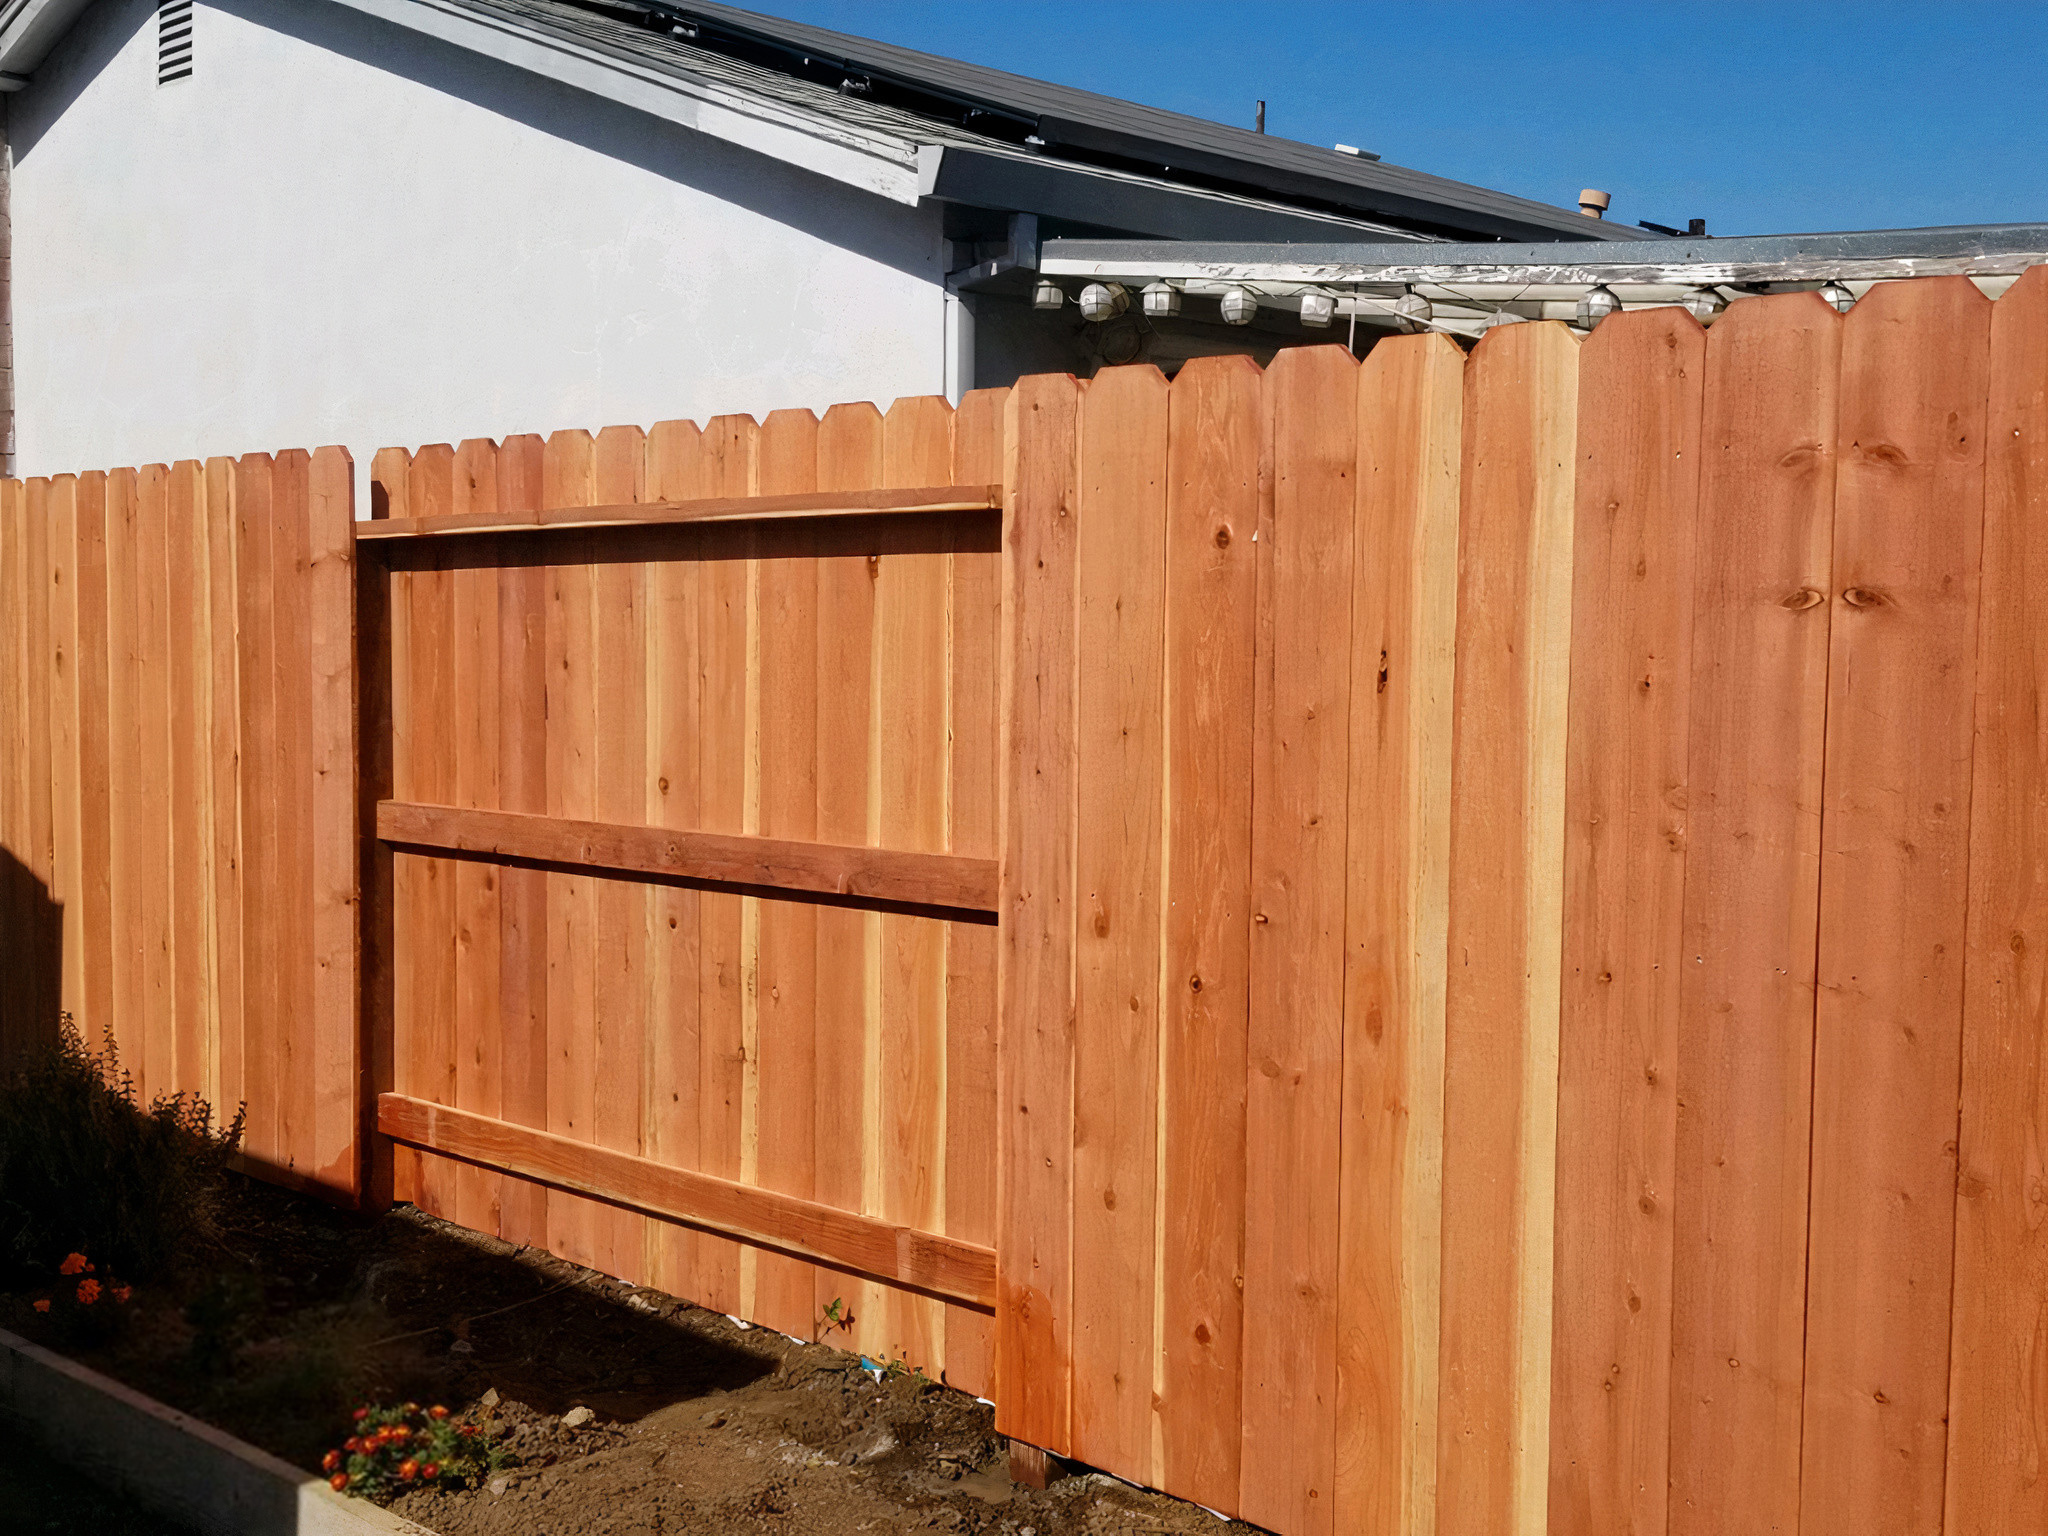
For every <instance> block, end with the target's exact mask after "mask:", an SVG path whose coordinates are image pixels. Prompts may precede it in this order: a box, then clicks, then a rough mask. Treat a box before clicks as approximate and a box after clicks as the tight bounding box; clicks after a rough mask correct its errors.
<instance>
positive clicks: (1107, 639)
mask: <svg viewBox="0 0 2048 1536" xmlns="http://www.w3.org/2000/svg"><path fill="white" fill-rule="evenodd" d="M1077 445H1078V455H1079V467H1078V469H1077V471H1076V475H1077V480H1078V488H1079V498H1078V501H1077V504H1076V512H1075V517H1076V520H1077V527H1078V540H1079V542H1078V546H1077V565H1078V589H1079V598H1078V604H1079V607H1078V618H1077V622H1078V626H1079V636H1078V640H1077V645H1078V648H1079V653H1080V656H1081V670H1080V676H1079V681H1078V685H1077V687H1078V702H1077V705H1076V719H1077V726H1076V738H1075V752H1076V755H1077V758H1078V761H1077V763H1076V766H1075V773H1076V776H1077V779H1078V794H1077V798H1076V810H1075V818H1076V823H1077V831H1076V835H1075V845H1076V849H1077V865H1076V891H1077V893H1078V895H1079V902H1078V905H1077V908H1076V915H1077V917H1078V920H1079V933H1078V937H1077V939H1076V941H1075V970H1076V984H1075V990H1076V1004H1075V1006H1076V1014H1077V1018H1076V1023H1075V1031H1074V1154H1073V1155H1074V1162H1073V1179H1074V1206H1073V1307H1074V1333H1073V1359H1074V1367H1073V1382H1074V1385H1073V1394H1074V1404H1073V1440H1072V1446H1073V1453H1074V1454H1075V1455H1076V1456H1078V1457H1080V1458H1081V1459H1082V1460H1084V1461H1086V1462H1088V1463H1089V1464H1090V1465H1092V1466H1099V1467H1102V1468H1104V1469H1106V1470H1108V1471H1110V1472H1113V1473H1115V1474H1116V1475H1117V1476H1120V1477H1125V1478H1129V1479H1130V1480H1132V1481H1134V1482H1140V1483H1149V1482H1152V1481H1153V1480H1154V1477H1155V1473H1154V1470H1153V1464H1152V1451H1153V1422H1152V1412H1153V1408H1152V1405H1153V1367H1154V1361H1155V1357H1156V1342H1155V1338H1154V1330H1155V1321H1156V1319H1155V1316H1154V1312H1155V1301H1156V1298H1155V1295H1154V1291H1155V1283H1156V1278H1157V1276H1156V1273H1155V1271H1154V1268H1153V1265H1154V1263H1155V1254H1154V1251H1153V1250H1154V1244H1155V1240H1156V1237H1157V1200H1158V1188H1157V1183H1158V1162H1159V1006H1160V999H1159V968H1160V958H1161V957H1160V929H1161V921H1162V917H1163V909H1162V907H1161V879H1160V862H1161V847H1160V845H1161V841H1162V837H1163V829H1162V821H1163V816H1164V810H1163V802H1164V793H1165V786H1164V782H1163V781H1164V768H1165V757H1164V731H1163V722H1162V714H1163V705H1164V700H1163V697H1162V688H1163V675H1162V674H1163V669H1164V660H1165V627H1166V613H1165V610H1166V500H1167V491H1166V485H1167V384H1166V379H1165V376H1164V375H1162V374H1161V373H1160V372H1159V370H1158V369H1156V368H1152V367H1149V366H1145V367H1135V368H1112V369H1105V370H1104V371H1103V372H1101V373H1099V374H1097V375H1096V377H1095V379H1094V380H1093V382H1092V383H1091V384H1090V385H1089V389H1088V393H1087V394H1086V395H1085V396H1084V397H1083V398H1082V401H1081V416H1080V423H1079V431H1078V439H1077Z"/></svg>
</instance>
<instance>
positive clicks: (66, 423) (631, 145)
mask: <svg viewBox="0 0 2048 1536" xmlns="http://www.w3.org/2000/svg"><path fill="white" fill-rule="evenodd" d="M155 34H156V28H155V13H154V9H153V6H152V5H151V4H150V3H149V0H100V3H99V4H98V5H96V6H95V7H94V8H93V9H92V11H91V12H90V13H88V15H87V17H86V19H85V20H84V21H83V22H82V23H81V24H80V25H79V26H78V27H77V28H76V29H75V30H74V31H73V33H72V34H71V36H70V37H68V38H67V39H66V40H65V42H64V43H63V44H62V45H61V46H60V48H59V50H58V51H57V52H56V53H55V54H53V55H52V56H51V57H50V59H49V60H47V61H46V62H45V63H44V64H43V65H42V67H41V68H40V69H39V70H38V71H37V73H36V79H35V83H34V84H33V85H31V86H30V87H29V88H28V89H27V90H25V91H22V92H20V93H19V94H17V95H15V96H14V97H13V98H12V100H11V102H10V104H9V106H10V112H9V137H10V140H11V143H12V149H13V155H14V187H13V215H14V321H15V365H16V375H15V376H16V380H17V390H18V401H17V407H18V443H19V456H18V466H19V472H20V473H22V474H24V475H36V474H49V473H56V472H59V471H63V470H72V469H85V468H97V467H106V466H112V465H117V464H137V463H146V462H150V461H153V460H166V461H168V460H173V459H177V458H190V457H198V456H205V455H209V454H223V453H241V452H245V451H248V450H252V449H274V448H282V447H311V446H315V445H318V444H323V443H336V442H338V443H342V444H345V445H346V446H347V447H348V448H349V449H350V450H351V451H352V452H354V453H355V455H356V458H357V463H358V465H359V468H365V469H366V468H367V464H368V460H369V457H370V454H371V453H372V452H373V451H374V450H375V449H377V448H379V447H382V446H385V445H387V444H393V443H396V444H404V445H406V446H416V445H417V444H419V443H421V442H437V441H443V440H447V441H454V440H457V439H460V438H463V437H476V436H490V437H500V436H503V435H504V434H506V433H510V432H521V431H549V430H552V429H555V428H558V427H568V426H586V427H591V428H596V427H599V426H603V425H606V424H609V423H614V422H638V423H642V424H645V423H648V422H652V421H656V420H659V419H662V418H666V417H675V416H689V417H695V418H697V419H700V420H701V419H703V418H704V417H705V416H708V415H714V414H717V413H719V412H723V411H745V412H752V413H755V414H763V413H765V412H767V411H769V410H773V409H775V408H777V407H781V406H811V407H814V408H823V407H824V406H826V405H829V404H832V403H833V402H835V401H840V400H862V399H872V400H875V401H877V402H878V403H880V404H882V405H883V406H885V407H886V405H887V404H888V402H889V401H890V400H892V399H894V398H895V397H896V396H898V395H908V394H927V393H938V392H941V391H942V390H943V389H944V387H945V373H946V346H947V335H946V327H945V322H944V310H945V301H944V291H943V271H944V256H945V248H944V244H943V242H942V240H941V237H940V224H939V214H938V210H937V209H935V208H932V207H928V206H927V207H922V208H917V207H909V206H905V205H902V204H898V203H892V202H888V201H886V200H884V199H882V198H880V197H877V196H874V195H872V194H870V193H866V192H862V191H859V190H856V189H854V188H851V187H847V186H844V185H841V184H839V183H836V182H832V181H828V180H825V179H824V178H822V177H818V176H815V175H813V174H811V173H809V172H806V171H804V170H802V169H799V168H797V167H795V166H792V165H789V164H786V163H784V162H782V161H778V160H772V159H769V158H766V157H764V156H761V155H759V154H756V153H753V152H751V151H748V150H744V149H740V148H737V147H734V146H732V145H728V144H726V143H723V142H721V141H719V140H717V139H713V138H709V137H706V136H704V135H701V134H697V133H694V132H692V131H690V130H688V129H684V128H680V127H677V126H675V125H673V124H669V123H665V122H662V121H659V120H657V119H654V118H651V117H648V116H646V115H644V114H641V113H637V112H633V111H631V110H629V109H627V108H623V107H619V106H617V105H615V104H612V103H609V102H607V101H604V100H602V99H601V98H598V97H595V96H591V95H588V94H585V93H583V92H579V91H575V90H572V89H570V88H568V87H565V86H560V85H556V84H554V83H552V82H548V81H545V80H541V79H539V78H537V77H535V76H532V75H529V74H526V73H523V72H520V71H517V70H514V69H511V68H509V67H507V66H505V65H502V64H498V63H495V62H493V61H490V60H486V59H482V58H479V57H477V56H475V55H473V54H469V53H466V52H463V51H461V50H458V49H455V48H453V47H450V46H448V45H445V44H441V43H437V42H433V41H431V40H429V39H426V38H422V37H420V36H418V35H417V34H414V33H410V32H406V31H402V30H400V29H397V28H394V27H391V26H389V25H387V24H385V23H382V22H379V21H376V20H374V19H371V18H369V17H365V16H363V15H361V14H359V13H357V12H354V11H352V10H349V9H348V8H346V7H342V6H334V5H328V4H323V3H319V0H216V3H213V4H201V5H200V6H198V7H197V25H196V28H195V37H196V45H197V46H196V65H197V68H196V73H195V74H194V76H193V78H191V79H190V80H186V81H182V82H178V83H176V84H173V85H169V86H165V87H161V88H160V87H158V85H157V84H156V76H155V51H156V35H155Z"/></svg>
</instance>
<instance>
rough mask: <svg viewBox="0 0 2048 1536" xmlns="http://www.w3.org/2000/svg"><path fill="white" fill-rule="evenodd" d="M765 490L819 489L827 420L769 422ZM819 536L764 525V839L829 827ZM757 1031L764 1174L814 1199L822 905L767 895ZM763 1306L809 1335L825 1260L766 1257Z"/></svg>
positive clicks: (758, 1170) (762, 1315)
mask: <svg viewBox="0 0 2048 1536" xmlns="http://www.w3.org/2000/svg"><path fill="white" fill-rule="evenodd" d="M760 464H761V468H760V480H759V483H760V487H761V494H762V495H764V496H766V495H779V494H786V493H795V492H800V491H810V490H815V489H816V488H817V484H818V419H817V417H815V416H813V415H812V414H811V413H810V412H809V411H776V412H773V413H772V414H770V416H769V417H768V419H767V420H766V421H764V422H763V423H762V424H761V446H760ZM817 548H818V545H817V535H816V532H815V530H814V528H813V527H811V526H809V525H805V524H802V523H793V524H789V525H786V526H785V527H783V528H781V529H775V530H767V531H764V533H763V536H762V540H761V543H760V546H759V549H760V555H761V566H760V592H759V598H758V604H759V640H758V652H759V659H758V662H757V664H756V669H755V671H756V688H757V690H758V699H757V703H756V705H755V714H756V717H757V718H758V720H759V722H760V726H759V729H760V752H759V756H758V758H757V768H756V772H757V773H758V775H759V787H758V789H757V792H756V793H757V799H758V804H759V812H758V817H759V829H760V832H761V835H763V836H764V837H787V838H796V839H800V840H805V841H808V840H810V839H812V838H814V837H815V836H816V835H817V826H818V747H819V743H818V668H817V653H818V643H819V639H820V635H819V629H818V559H817ZM757 905H758V913H757V918H756V921H757V923H758V925H759V926H758V937H757V941H756V942H757V946H758V958H757V962H756V963H757V966H758V975H757V979H756V989H757V990H756V994H755V1009H756V1024H755V1038H756V1041H757V1049H758V1051H759V1053H760V1054H759V1062H760V1065H759V1073H758V1078H757V1085H756V1086H757V1091H756V1096H755V1101H754V1104H753V1111H752V1115H751V1117H750V1118H751V1121H752V1124H751V1138H752V1140H753V1141H754V1144H755V1147H756V1151H755V1155H754V1181H755V1182H756V1183H758V1184H760V1185H762V1186H763V1187H765V1188H768V1189H776V1190H780V1191H782V1192H783V1193H784V1194H790V1195H801V1196H803V1197H804V1198H805V1199H810V1198H812V1197H813V1194H814V1190H815V1182H814V1181H815V1168H816V1162H815V1158H816V1151H815V1136H816V1125H817V1104H816V1095H815V1092H814V1089H813V1085H814V1084H815V1082H816V1080H817V1038H816V1022H817V961H818V922H817V913H818V909H817V908H816V907H814V906H811V905H808V904H806V903H803V902H790V901H764V902H760V903H758V904H757ZM755 1265H756V1271H755V1281H754V1313H753V1315H754V1316H755V1317H756V1318H757V1319H758V1320H759V1321H761V1322H762V1323H764V1324H766V1325H767V1326H768V1327H770V1328H774V1329H778V1330H779V1331H781V1332H783V1333H787V1334H791V1335H794V1336H795V1337H797V1338H808V1337H809V1336H810V1335H811V1333H812V1331H813V1327H814V1325H815V1323H816V1321H817V1303H816V1293H817V1288H818V1285H819V1275H818V1271H817V1269H816V1267H815V1266H813V1265H810V1264H805V1263H802V1262H800V1261H799V1260H796V1259H791V1258H787V1257H784V1256H782V1255H780V1254H772V1253H762V1254H759V1255H757V1257H756V1259H755Z"/></svg>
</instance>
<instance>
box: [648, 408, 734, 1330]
mask: <svg viewBox="0 0 2048 1536" xmlns="http://www.w3.org/2000/svg"><path fill="white" fill-rule="evenodd" d="M700 448H701V443H700V434H699V433H698V430H697V427H696V424H695V423H693V422H688V421H663V422H657V423H656V424H655V425H654V427H653V428H652V429H651V430H649V432H648V434H647V494H648V495H649V496H650V497H652V498H654V499H656V500H664V501H665V500H677V499H681V498H683V497H687V496H693V495H696V494H698V485H699V474H698V466H699V455H700ZM702 577H703V569H702V566H701V565H700V564H699V563H698V562H696V561H693V560H674V561H664V562H663V563H661V564H659V565H657V566H655V567H654V569H653V572H652V574H651V575H650V577H649V593H648V605H649V606H648V616H647V637H648V657H647V770H646V774H647V782H646V789H645V793H646V801H647V813H646V814H647V821H648V822H649V824H650V825H653V826H658V827H683V828H691V827H697V826H700V825H701V824H702V810H701V797H700V792H699V787H698V786H699V777H698V776H699V773H700V771H701V765H700V763H699V760H698V743H697V732H698V718H699V697H700V694H701V692H702V688H703V669H702V667H701V666H700V665H699V663H698V659H697V658H698V653H699V645H700V643H701V633H702V627H703V626H702V620H701V618H700V615H699V612H698V608H699V604H700V602H701V593H702ZM701 901H702V898H701V897H700V896H699V894H698V893H697V892H696V891H693V890H684V889H681V888H678V887H676V886H661V887H658V888H656V889H655V891H654V892H653V895H652V902H651V910H652V916H651V919H650V921H651V924H652V926H651V929H650V934H651V937H650V941H649V944H648V952H647V983H648V1006H647V1058H646V1060H647V1066H646V1075H647V1081H646V1087H645V1091H646V1095H647V1099H646V1102H647V1122H646V1126H647V1155H648V1156H649V1157H651V1158H654V1159H656V1160H657V1161H660V1162H664V1163H669V1164H672V1165H674V1166H677V1167H681V1168H691V1169H700V1168H701V1167H702V1166H703V1165H702V1161H701V1157H700V1153H699V1146H700V1142H699V1135H700V1132H699V1124H700V1121H701V1118H702V1117H701V1114H700V1111H699V1103H700V1094H701V1092H702V1083H703V1081H704V1079H703V1058H702V1039H701V1034H700V1029H699V1017H700V1008H701V999H700V996H699V991H698V983H697V977H698V965H699V953H700V946H699V928H700V923H699V911H700V903H701ZM717 1241H718V1240H717V1239H715V1238H711V1237H707V1236H704V1235H702V1234H700V1233H697V1232H693V1231H691V1230H690V1229H689V1228H687V1227H678V1226H673V1225H669V1224H666V1223H664V1224H662V1225H661V1226H660V1227H659V1228H658V1229H655V1228H650V1231H649V1237H648V1253H647V1272H648V1278H649V1281H650V1283H652V1284H655V1285H659V1286H662V1287H664V1288H666V1289H668V1290H670V1291H673V1292H674V1293H676V1294H677V1295H683V1296H690V1295H695V1291H694V1286H695V1283H696V1276H697V1274H698V1272H699V1271H698V1262H699V1255H698V1250H699V1249H700V1248H702V1247H706V1246H709V1245H711V1244H713V1243H716V1242H717Z"/></svg>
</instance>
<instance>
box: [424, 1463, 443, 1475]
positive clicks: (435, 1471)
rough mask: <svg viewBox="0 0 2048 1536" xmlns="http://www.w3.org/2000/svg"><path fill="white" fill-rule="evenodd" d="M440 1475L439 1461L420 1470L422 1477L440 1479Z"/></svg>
mask: <svg viewBox="0 0 2048 1536" xmlns="http://www.w3.org/2000/svg"><path fill="white" fill-rule="evenodd" d="M440 1475H441V1464H440V1463H439V1462H438V1461H430V1462H428V1463H427V1464H426V1465H425V1466H424V1467H421V1468H420V1476H421V1477H439V1476H440Z"/></svg>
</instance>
